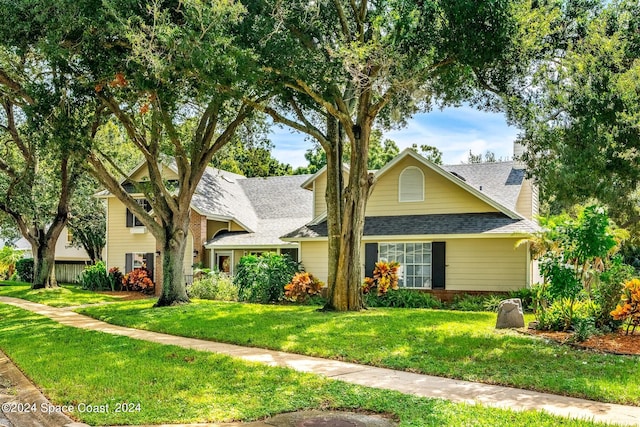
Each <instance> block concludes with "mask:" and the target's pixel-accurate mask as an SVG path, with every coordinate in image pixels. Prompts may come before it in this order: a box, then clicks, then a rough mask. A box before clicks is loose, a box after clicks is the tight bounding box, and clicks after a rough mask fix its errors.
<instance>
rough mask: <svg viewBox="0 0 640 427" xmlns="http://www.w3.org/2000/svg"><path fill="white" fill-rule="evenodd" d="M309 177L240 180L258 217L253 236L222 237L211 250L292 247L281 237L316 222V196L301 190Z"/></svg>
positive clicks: (235, 233) (211, 242)
mask: <svg viewBox="0 0 640 427" xmlns="http://www.w3.org/2000/svg"><path fill="white" fill-rule="evenodd" d="M308 178H309V175H293V176H276V177H269V178H244V179H239V180H238V181H237V182H238V185H239V187H240V188H241V189H242V192H243V194H244V195H245V196H246V197H247V200H249V201H250V204H251V207H250V209H252V211H253V212H254V214H255V215H256V218H257V219H256V227H255V228H252V230H253V232H251V233H247V232H231V233H222V234H219V235H217V236H216V237H214V238H213V239H211V240H210V241H208V242H207V243H206V244H207V246H209V245H210V246H217V247H219V246H258V245H261V246H269V245H271V246H276V245H287V244H289V243H287V242H284V241H282V240H280V236H282V235H283V234H286V233H289V232H290V231H291V230H295V229H297V228H299V227H301V226H303V225H304V224H306V223H308V222H309V221H311V219H312V212H313V211H312V209H313V192H311V191H309V190H305V189H304V188H302V187H301V185H302V183H303V182H304V181H306V180H307V179H308Z"/></svg>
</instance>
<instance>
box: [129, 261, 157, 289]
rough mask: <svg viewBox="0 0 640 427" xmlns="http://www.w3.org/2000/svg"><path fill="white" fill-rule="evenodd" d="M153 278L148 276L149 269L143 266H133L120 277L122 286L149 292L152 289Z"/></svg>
mask: <svg viewBox="0 0 640 427" xmlns="http://www.w3.org/2000/svg"><path fill="white" fill-rule="evenodd" d="M153 287H154V284H153V280H151V278H150V277H149V270H147V269H146V268H145V267H144V266H143V267H141V268H134V269H133V270H132V271H130V272H129V273H127V274H125V275H124V277H123V278H122V288H123V289H126V290H130V291H139V292H144V293H151V292H152V291H153Z"/></svg>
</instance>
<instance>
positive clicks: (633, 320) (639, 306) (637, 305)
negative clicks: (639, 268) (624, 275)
mask: <svg viewBox="0 0 640 427" xmlns="http://www.w3.org/2000/svg"><path fill="white" fill-rule="evenodd" d="M611 316H612V317H613V318H614V319H615V320H622V321H624V322H626V323H627V335H629V328H631V327H632V326H633V329H632V330H631V334H633V333H634V332H635V330H636V327H638V326H640V279H632V280H630V281H628V282H627V283H625V284H624V289H623V290H622V299H621V300H620V304H618V307H616V309H615V310H613V311H612V312H611Z"/></svg>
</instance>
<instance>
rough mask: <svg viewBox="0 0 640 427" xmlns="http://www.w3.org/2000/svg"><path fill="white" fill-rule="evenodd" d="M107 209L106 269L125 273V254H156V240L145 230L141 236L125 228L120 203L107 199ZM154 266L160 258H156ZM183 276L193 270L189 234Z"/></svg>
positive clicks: (124, 214) (124, 213)
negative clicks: (114, 269)
mask: <svg viewBox="0 0 640 427" xmlns="http://www.w3.org/2000/svg"><path fill="white" fill-rule="evenodd" d="M107 209H108V210H109V213H108V218H109V221H108V222H107V236H109V238H108V239H107V248H106V253H107V256H108V259H107V263H108V265H107V268H111V267H118V268H119V269H120V271H123V272H124V271H125V258H126V254H127V253H132V252H141V253H149V252H156V239H155V237H153V234H151V232H149V231H148V230H147V232H146V233H143V234H132V233H131V231H130V230H131V228H128V227H127V222H126V208H125V206H124V204H123V203H122V202H120V201H119V200H118V199H116V198H115V197H110V198H108V199H107ZM155 262H156V264H157V263H158V262H160V258H159V257H156V260H155ZM183 265H184V274H192V271H193V268H192V265H193V235H192V234H191V232H189V235H188V236H187V248H186V250H185V254H184V262H183Z"/></svg>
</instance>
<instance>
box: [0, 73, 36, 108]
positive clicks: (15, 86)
mask: <svg viewBox="0 0 640 427" xmlns="http://www.w3.org/2000/svg"><path fill="white" fill-rule="evenodd" d="M0 85H3V86H5V87H7V88H9V89H11V90H12V91H13V92H15V93H17V94H18V95H19V96H20V98H22V99H24V100H25V101H26V102H27V103H28V104H30V105H34V104H35V101H34V99H33V98H32V97H31V96H30V95H29V94H28V93H27V92H26V91H25V90H24V89H23V88H22V86H21V85H20V83H18V82H16V81H15V80H13V79H12V78H11V77H9V75H8V74H7V73H6V72H5V71H4V70H3V69H0Z"/></svg>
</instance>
